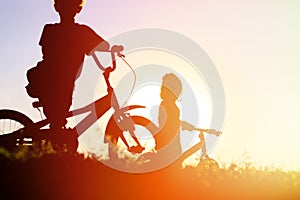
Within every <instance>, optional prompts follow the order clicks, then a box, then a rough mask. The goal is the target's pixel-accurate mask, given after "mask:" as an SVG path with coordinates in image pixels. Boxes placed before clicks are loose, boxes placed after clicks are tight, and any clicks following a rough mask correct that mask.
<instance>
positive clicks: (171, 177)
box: [0, 148, 300, 200]
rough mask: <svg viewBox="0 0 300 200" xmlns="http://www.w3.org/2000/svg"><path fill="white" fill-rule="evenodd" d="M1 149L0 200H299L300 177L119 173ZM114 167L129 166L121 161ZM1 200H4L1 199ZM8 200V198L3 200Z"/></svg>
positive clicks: (58, 156) (75, 160) (77, 160)
mask: <svg viewBox="0 0 300 200" xmlns="http://www.w3.org/2000/svg"><path fill="white" fill-rule="evenodd" d="M46 152H47V153H41V152H39V151H37V150H36V151H32V149H31V150H29V149H28V148H21V149H19V150H17V151H16V152H15V153H13V154H10V153H8V152H7V151H5V149H0V155H1V157H0V160H1V162H0V173H1V174H0V175H1V187H0V188H1V191H0V195H1V197H10V198H9V199H14V198H16V197H23V198H24V199H105V200H106V199H264V200H265V199H266V200H267V199H278V200H281V199H295V200H296V199H300V172H295V171H289V172H285V171H281V170H276V169H270V168H265V169H255V168H252V167H251V165H246V167H243V168H241V167H238V166H237V165H235V164H231V166H229V167H226V168H216V167H209V165H201V166H200V165H199V166H198V167H186V168H183V169H181V168H179V167H178V166H177V165H171V166H169V167H166V168H164V169H162V170H158V171H155V172H150V173H143V174H131V173H124V172H120V171H117V170H114V169H111V168H110V167H107V166H106V165H104V164H102V163H101V162H99V161H97V160H94V159H91V158H84V157H83V156H82V155H71V154H68V153H58V152H55V151H52V150H51V149H50V150H49V149H47V151H46ZM118 162H119V164H124V165H125V164H128V160H126V159H120V160H119V161H118ZM1 199H6V198H1ZM7 199H8V198H7Z"/></svg>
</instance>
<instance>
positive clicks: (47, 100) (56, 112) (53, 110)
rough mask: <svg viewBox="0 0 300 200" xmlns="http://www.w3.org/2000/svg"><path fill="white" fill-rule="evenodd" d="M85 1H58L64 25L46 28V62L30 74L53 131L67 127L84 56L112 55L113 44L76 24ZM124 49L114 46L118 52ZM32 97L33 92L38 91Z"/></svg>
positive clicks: (40, 43) (40, 63) (44, 36)
mask: <svg viewBox="0 0 300 200" xmlns="http://www.w3.org/2000/svg"><path fill="white" fill-rule="evenodd" d="M82 6H83V0H54V8H55V10H56V12H58V14H59V16H60V22H59V23H55V24H46V25H45V26H44V29H43V32H42V36H41V39H40V42H39V45H40V46H41V47H42V53H43V59H42V61H40V62H39V63H38V64H37V66H36V67H34V68H32V69H30V70H29V71H28V72H27V78H28V81H29V86H30V84H31V86H30V87H28V88H27V92H28V94H29V95H30V96H31V97H37V98H39V101H40V103H41V104H42V105H43V112H44V114H45V115H46V117H47V119H48V120H49V121H50V128H51V129H52V130H53V129H54V130H60V129H62V128H64V127H65V125H66V123H67V121H66V116H67V113H68V111H69V108H70V106H71V104H72V94H73V88H74V84H75V81H76V79H77V78H78V76H79V75H80V72H81V67H82V63H83V61H84V56H85V55H89V54H91V53H92V52H93V51H95V50H99V51H108V50H109V48H110V47H109V44H108V42H106V41H105V40H104V39H102V38H101V37H100V36H99V35H97V34H96V33H95V32H94V31H93V30H92V29H91V28H90V27H88V26H86V25H82V24H78V23H75V16H76V15H77V14H78V13H80V11H81V10H82ZM120 48H122V47H121V46H113V48H112V50H115V51H118V50H120ZM33 88H35V90H36V91H34V92H33V93H35V94H32V91H31V90H34V89H33Z"/></svg>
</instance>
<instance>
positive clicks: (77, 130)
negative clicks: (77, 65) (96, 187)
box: [0, 51, 156, 153]
mask: <svg viewBox="0 0 300 200" xmlns="http://www.w3.org/2000/svg"><path fill="white" fill-rule="evenodd" d="M107 52H108V53H110V55H111V61H112V66H108V67H104V66H103V65H102V64H101V63H100V61H99V59H98V57H97V55H96V54H95V53H92V54H91V56H92V57H93V59H94V61H95V63H96V65H97V66H98V67H99V68H100V69H101V70H102V71H103V77H104V79H105V83H106V86H107V94H106V95H105V96H103V97H102V98H99V99H97V100H95V101H94V102H92V103H90V104H88V105H86V106H84V107H82V108H79V109H75V110H72V111H69V113H68V115H67V118H68V117H74V116H77V115H80V114H83V113H89V114H88V115H87V116H86V117H85V118H84V119H82V120H81V121H80V122H79V123H78V124H76V125H75V127H73V128H70V129H69V132H72V133H73V135H72V136H73V139H74V137H75V140H76V141H77V144H76V142H75V144H71V145H69V146H70V149H72V148H73V149H72V151H76V150H77V146H78V140H77V137H79V136H80V135H81V134H82V133H83V132H84V131H85V130H87V129H88V128H89V127H90V126H91V125H92V124H94V123H95V122H96V121H97V120H98V119H99V118H101V117H102V116H103V115H104V114H105V113H106V112H107V111H108V110H109V109H110V108H113V109H114V113H113V114H112V116H111V117H110V119H109V121H108V123H107V125H106V129H105V135H106V136H107V137H105V140H106V142H110V143H112V144H113V145H116V143H117V141H118V138H121V140H122V141H123V142H124V144H125V145H126V147H127V149H128V150H129V151H130V152H133V153H141V152H142V151H143V150H144V148H143V147H142V145H141V144H140V142H139V140H138V139H137V137H136V134H135V127H136V126H142V127H145V128H146V129H147V130H148V131H149V132H150V133H151V134H154V132H155V128H156V127H155V125H154V124H153V123H152V122H151V121H150V120H149V119H147V118H145V117H142V116H137V115H134V116H131V115H130V113H129V111H130V110H132V109H138V108H145V106H142V105H129V106H125V107H122V106H120V105H119V102H118V99H117V97H116V95H115V92H114V88H113V87H112V86H111V84H110V81H109V77H110V74H111V73H112V72H113V71H114V70H115V69H116V68H117V64H116V56H118V57H120V58H122V59H123V60H124V61H125V62H126V60H125V59H124V55H122V54H121V52H120V51H118V52H114V51H107ZM126 63H127V62H126ZM127 64H128V63H127ZM128 66H129V67H130V68H131V66H130V65H129V64H128ZM131 70H132V71H133V69H132V68H131ZM133 72H134V71H133ZM133 87H134V86H133ZM32 106H33V107H34V108H38V109H39V108H40V107H42V105H41V104H40V103H39V102H33V103H32ZM48 124H49V121H48V119H44V120H40V121H37V122H33V121H32V120H31V119H30V118H29V117H28V116H26V115H25V114H23V113H21V112H19V111H16V110H9V109H2V110H0V134H1V135H0V145H1V146H4V147H6V148H8V149H11V150H13V149H14V148H15V147H17V146H21V145H32V144H33V143H34V142H35V141H41V140H45V139H46V140H47V139H49V138H50V139H51V136H52V135H51V134H45V132H47V131H48V132H49V130H50V129H43V127H45V126H46V125H48ZM45 130H46V131H45ZM48 132H47V133H48ZM124 132H129V134H130V136H131V137H132V138H133V139H134V141H135V142H136V144H137V145H136V146H130V145H129V143H128V142H127V140H126V138H125V137H124V134H123V133H124ZM70 136H71V134H69V135H68V136H67V137H66V138H67V139H66V138H62V136H59V138H57V140H63V142H62V143H64V142H66V143H68V142H67V141H68V138H72V136H71V137H70ZM52 139H53V138H52ZM72 145H73V147H72Z"/></svg>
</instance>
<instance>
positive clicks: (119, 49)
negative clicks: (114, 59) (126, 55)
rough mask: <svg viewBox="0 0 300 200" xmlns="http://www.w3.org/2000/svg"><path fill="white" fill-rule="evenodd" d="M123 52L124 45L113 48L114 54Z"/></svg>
mask: <svg viewBox="0 0 300 200" xmlns="http://www.w3.org/2000/svg"><path fill="white" fill-rule="evenodd" d="M123 50H124V47H123V46H122V45H114V46H112V47H111V51H112V52H120V51H123Z"/></svg>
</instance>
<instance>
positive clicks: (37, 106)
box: [32, 101, 43, 108]
mask: <svg viewBox="0 0 300 200" xmlns="http://www.w3.org/2000/svg"><path fill="white" fill-rule="evenodd" d="M32 107H34V108H40V107H43V105H42V104H41V102H39V101H35V102H32Z"/></svg>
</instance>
